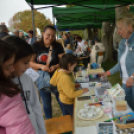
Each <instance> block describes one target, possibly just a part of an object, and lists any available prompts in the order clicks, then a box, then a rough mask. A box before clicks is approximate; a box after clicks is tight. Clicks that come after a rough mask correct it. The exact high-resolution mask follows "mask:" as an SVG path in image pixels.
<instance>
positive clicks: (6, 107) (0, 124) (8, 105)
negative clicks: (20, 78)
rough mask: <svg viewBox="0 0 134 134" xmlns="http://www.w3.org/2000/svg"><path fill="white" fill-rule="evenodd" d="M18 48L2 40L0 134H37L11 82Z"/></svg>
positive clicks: (18, 91) (0, 53) (0, 51)
mask: <svg viewBox="0 0 134 134" xmlns="http://www.w3.org/2000/svg"><path fill="white" fill-rule="evenodd" d="M15 52H16V48H14V47H13V46H11V45H9V44H7V43H5V42H3V41H1V40H0V134H20V133H21V134H35V131H34V128H33V126H32V124H31V121H30V120H29V118H28V115H27V113H26V110H25V107H24V104H23V102H22V99H21V96H20V94H19V93H20V92H21V91H20V89H19V88H18V87H17V86H16V85H15V84H13V82H12V81H10V77H11V73H12V72H13V71H14V68H13V63H14V58H15Z"/></svg>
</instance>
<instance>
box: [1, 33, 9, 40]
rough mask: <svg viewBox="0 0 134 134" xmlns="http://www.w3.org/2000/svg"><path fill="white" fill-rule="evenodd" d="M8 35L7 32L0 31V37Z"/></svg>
mask: <svg viewBox="0 0 134 134" xmlns="http://www.w3.org/2000/svg"><path fill="white" fill-rule="evenodd" d="M7 35H9V34H8V33H6V32H0V39H2V38H3V37H5V36H7Z"/></svg>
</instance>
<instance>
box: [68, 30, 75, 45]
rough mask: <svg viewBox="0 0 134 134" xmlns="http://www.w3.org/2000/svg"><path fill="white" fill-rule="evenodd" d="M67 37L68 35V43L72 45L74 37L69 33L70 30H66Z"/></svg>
mask: <svg viewBox="0 0 134 134" xmlns="http://www.w3.org/2000/svg"><path fill="white" fill-rule="evenodd" d="M68 37H69V39H70V44H71V45H72V46H73V45H74V40H75V39H74V37H73V36H71V33H70V32H68Z"/></svg>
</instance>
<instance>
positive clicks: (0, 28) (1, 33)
mask: <svg viewBox="0 0 134 134" xmlns="http://www.w3.org/2000/svg"><path fill="white" fill-rule="evenodd" d="M7 35H9V34H8V29H7V26H6V25H0V39H1V38H3V37H5V36H7Z"/></svg>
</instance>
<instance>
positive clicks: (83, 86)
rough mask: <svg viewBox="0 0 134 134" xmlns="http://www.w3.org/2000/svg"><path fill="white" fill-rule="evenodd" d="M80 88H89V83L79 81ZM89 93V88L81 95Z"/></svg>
mask: <svg viewBox="0 0 134 134" xmlns="http://www.w3.org/2000/svg"><path fill="white" fill-rule="evenodd" d="M80 84H81V87H82V88H88V89H89V83H80ZM86 95H90V90H89V91H88V92H87V93H84V94H83V95H82V96H86Z"/></svg>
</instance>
